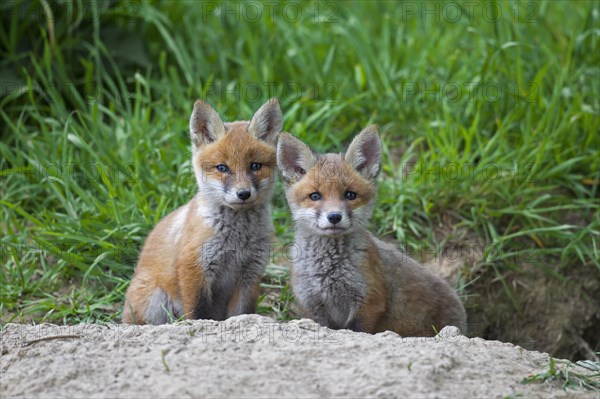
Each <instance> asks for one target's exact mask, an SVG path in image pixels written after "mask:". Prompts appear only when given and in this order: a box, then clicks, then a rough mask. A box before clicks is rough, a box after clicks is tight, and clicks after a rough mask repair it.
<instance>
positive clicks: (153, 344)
mask: <svg viewBox="0 0 600 399" xmlns="http://www.w3.org/2000/svg"><path fill="white" fill-rule="evenodd" d="M56 337H59V338H56ZM1 354H2V355H1V359H0V371H1V373H2V379H1V382H0V396H1V397H12V396H24V397H65V396H69V397H72V396H77V397H158V396H160V397H167V396H168V397H192V396H194V397H332V396H352V397H415V396H418V397H440V395H442V396H448V397H507V396H511V397H514V396H520V395H524V396H526V397H544V398H548V397H564V396H565V394H567V393H569V392H570V393H571V394H572V393H573V391H565V390H563V389H562V388H561V384H560V382H559V381H552V382H549V381H547V382H542V383H534V384H522V383H521V381H522V380H523V379H524V378H526V377H528V376H530V375H532V374H538V373H543V372H545V371H547V370H548V363H549V356H548V355H547V354H544V353H538V352H529V351H527V350H524V349H522V348H520V347H517V346H514V345H511V344H504V343H500V342H497V341H485V340H483V339H480V338H467V337H464V336H461V335H459V334H458V332H457V330H456V329H455V328H453V327H447V328H445V329H444V330H442V332H441V333H440V335H439V336H437V337H435V338H402V337H400V336H398V335H397V334H395V333H392V332H385V333H381V334H377V335H369V334H363V333H355V332H352V331H348V330H341V331H333V330H329V329H327V328H324V327H320V326H319V325H317V324H316V323H314V322H313V321H310V320H306V319H303V320H293V321H290V322H287V323H278V322H275V321H274V320H273V319H270V318H267V317H262V316H258V315H245V316H238V317H234V318H231V319H229V320H227V321H224V322H215V321H205V320H196V321H190V322H182V323H179V324H173V325H162V326H125V325H109V326H101V325H93V324H82V325H76V326H63V327H58V326H54V325H48V324H44V325H39V326H24V325H17V324H8V325H6V326H5V328H4V330H3V332H2V349H1ZM576 392H577V395H580V396H581V397H593V395H594V394H593V393H592V392H590V391H585V390H583V389H582V388H580V389H578V390H577V391H576Z"/></svg>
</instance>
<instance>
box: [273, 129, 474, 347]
mask: <svg viewBox="0 0 600 399" xmlns="http://www.w3.org/2000/svg"><path fill="white" fill-rule="evenodd" d="M381 155H382V146H381V141H380V138H379V134H378V131H377V127H376V126H374V125H372V126H369V127H367V128H366V129H364V130H363V131H362V132H360V134H358V135H357V136H356V137H355V138H354V140H353V141H352V143H351V144H350V146H349V148H348V150H347V152H346V153H345V154H324V155H319V154H315V153H313V151H311V149H310V148H309V147H308V146H306V144H304V143H303V142H302V141H300V140H298V139H297V138H295V137H293V136H291V135H289V134H287V133H283V134H282V135H281V136H280V138H279V142H278V145H277V166H278V168H279V169H280V171H281V174H282V177H283V180H284V183H285V185H286V192H285V194H286V198H287V201H288V204H289V206H290V209H291V212H292V215H293V219H294V223H295V234H296V245H295V250H294V254H293V255H294V256H293V258H294V259H293V265H292V290H293V292H294V296H295V297H296V299H297V301H298V302H299V304H300V305H301V307H302V309H303V311H304V314H305V316H308V317H310V318H312V319H313V320H315V321H316V322H318V323H320V324H322V325H324V326H327V327H330V328H334V329H351V330H354V331H363V332H369V333H376V332H381V331H386V330H391V331H394V332H396V333H398V334H400V335H402V336H433V335H435V334H436V331H439V330H441V329H442V328H443V327H444V326H447V325H452V326H456V327H458V328H460V330H461V331H462V332H463V333H466V314H465V310H464V307H463V306H462V304H461V302H460V300H459V298H458V296H457V295H456V293H455V292H454V290H452V289H451V288H450V286H449V285H448V284H447V283H446V282H445V281H444V280H442V279H441V278H439V277H436V276H434V275H433V274H432V273H430V272H429V271H428V270H426V269H425V268H424V267H423V266H422V265H421V264H419V263H418V262H416V261H415V260H413V259H411V258H410V257H409V256H407V255H406V254H404V253H402V252H400V251H399V250H398V249H396V248H395V246H393V245H392V244H389V243H385V242H383V241H380V240H378V239H377V238H376V237H375V236H374V235H373V234H371V233H370V232H369V231H368V230H367V226H368V223H369V220H370V218H371V213H372V210H373V206H374V204H375V197H376V187H375V178H376V177H377V175H378V173H379V169H380V163H381Z"/></svg>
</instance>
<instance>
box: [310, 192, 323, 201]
mask: <svg viewBox="0 0 600 399" xmlns="http://www.w3.org/2000/svg"><path fill="white" fill-rule="evenodd" d="M309 197H310V199H311V200H313V201H318V200H320V199H321V194H319V193H312V194H311V195H309Z"/></svg>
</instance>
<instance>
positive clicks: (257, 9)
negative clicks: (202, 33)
mask: <svg viewBox="0 0 600 399" xmlns="http://www.w3.org/2000/svg"><path fill="white" fill-rule="evenodd" d="M339 6H340V3H337V2H333V1H327V2H321V1H315V2H312V1H311V2H300V1H285V2H284V1H244V2H225V1H203V2H202V22H208V21H209V20H210V19H214V18H216V19H218V20H219V21H220V22H221V23H226V22H236V23H239V22H263V21H265V20H266V21H276V20H282V21H286V22H298V21H300V20H305V19H307V18H308V19H310V20H312V21H313V22H320V23H336V22H338V18H337V15H338V12H339V11H338V7H339Z"/></svg>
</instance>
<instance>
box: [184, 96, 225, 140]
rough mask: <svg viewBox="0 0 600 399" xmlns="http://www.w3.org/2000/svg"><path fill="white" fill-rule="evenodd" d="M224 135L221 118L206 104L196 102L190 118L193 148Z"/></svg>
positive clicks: (200, 101)
mask: <svg viewBox="0 0 600 399" xmlns="http://www.w3.org/2000/svg"><path fill="white" fill-rule="evenodd" d="M224 135H225V125H224V124H223V121H222V120H221V117H220V116H219V114H218V113H217V111H215V110H214V109H213V107H211V106H210V105H208V104H207V103H205V102H204V101H202V100H198V101H196V102H195V103H194V110H193V111H192V116H191V117H190V136H191V138H192V143H193V144H194V146H195V147H200V146H201V145H205V144H210V143H212V142H213V141H216V140H217V139H218V138H220V137H222V136H224Z"/></svg>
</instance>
